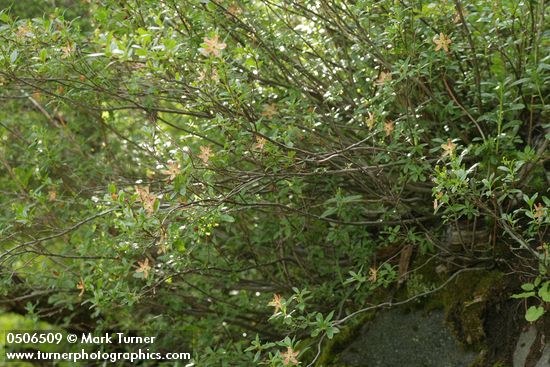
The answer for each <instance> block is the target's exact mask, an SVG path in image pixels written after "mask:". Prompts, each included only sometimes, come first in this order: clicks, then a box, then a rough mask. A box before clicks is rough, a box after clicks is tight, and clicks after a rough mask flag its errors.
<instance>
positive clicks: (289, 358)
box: [281, 347, 300, 366]
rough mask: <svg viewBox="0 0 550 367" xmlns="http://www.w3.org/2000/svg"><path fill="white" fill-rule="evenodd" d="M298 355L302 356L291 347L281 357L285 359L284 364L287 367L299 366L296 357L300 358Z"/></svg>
mask: <svg viewBox="0 0 550 367" xmlns="http://www.w3.org/2000/svg"><path fill="white" fill-rule="evenodd" d="M298 354H300V352H298V351H294V350H293V349H292V348H291V347H287V349H286V352H283V353H281V357H283V358H284V360H283V364H284V365H285V366H289V365H293V366H295V365H297V364H298V360H297V359H296V357H297V356H298Z"/></svg>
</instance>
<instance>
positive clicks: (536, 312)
mask: <svg viewBox="0 0 550 367" xmlns="http://www.w3.org/2000/svg"><path fill="white" fill-rule="evenodd" d="M543 314H544V308H542V307H541V306H531V307H529V308H528V309H527V312H526V313H525V320H527V321H529V322H535V321H537V320H538V319H539V318H540V317H541V316H542V315H543Z"/></svg>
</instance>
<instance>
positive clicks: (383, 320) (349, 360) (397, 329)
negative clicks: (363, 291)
mask: <svg viewBox="0 0 550 367" xmlns="http://www.w3.org/2000/svg"><path fill="white" fill-rule="evenodd" d="M476 356H477V355H476V354H475V353H471V352H466V351H464V350H462V349H461V348H460V346H459V345H458V344H457V343H456V341H455V339H454V337H453V335H452V333H451V331H450V330H449V328H448V327H447V325H445V322H444V315H443V312H442V311H434V312H432V313H430V314H425V313H423V312H411V313H406V314H405V313H403V312H402V311H401V310H399V309H394V310H389V311H386V312H382V313H380V314H378V315H377V317H376V318H375V319H374V320H373V321H371V322H368V323H366V324H365V325H364V326H363V328H362V330H361V331H360V333H359V335H358V337H357V339H356V340H355V341H354V342H352V343H351V344H350V345H349V346H348V347H347V348H346V349H345V350H344V351H343V352H342V354H341V356H340V358H339V361H338V365H340V366H346V367H396V366H407V367H467V366H469V365H470V364H471V363H472V362H473V361H474V360H475V358H476Z"/></svg>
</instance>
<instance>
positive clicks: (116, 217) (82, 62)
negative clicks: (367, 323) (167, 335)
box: [0, 0, 550, 366]
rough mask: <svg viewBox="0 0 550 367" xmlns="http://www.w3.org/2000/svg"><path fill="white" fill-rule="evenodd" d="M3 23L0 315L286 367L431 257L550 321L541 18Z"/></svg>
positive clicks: (158, 17)
mask: <svg viewBox="0 0 550 367" xmlns="http://www.w3.org/2000/svg"><path fill="white" fill-rule="evenodd" d="M3 3H4V5H6V6H5V8H4V9H3V10H2V12H1V13H0V22H1V23H0V65H1V66H0V85H1V86H2V90H1V94H0V101H1V103H2V109H1V111H0V139H1V140H2V145H1V147H0V162H1V165H0V187H1V189H0V190H1V195H0V203H1V205H0V239H1V242H0V250H1V253H0V264H1V266H2V267H1V278H0V282H1V287H0V292H1V293H2V297H3V301H2V307H4V308H5V310H11V311H15V312H19V313H23V314H29V315H31V316H34V317H36V318H40V319H43V320H47V321H50V322H54V323H56V324H57V325H60V326H62V327H66V328H71V329H86V330H90V329H92V330H102V329H104V328H110V329H120V330H123V329H127V328H131V327H132V325H136V323H143V325H144V327H151V328H154V329H157V330H159V329H160V330H166V329H172V328H175V329H177V328H184V327H185V328H189V327H190V328H192V329H193V330H195V333H194V335H195V337H194V340H193V344H194V347H195V350H196V351H198V353H196V354H195V355H194V358H195V363H197V364H198V365H222V363H224V364H225V365H240V366H242V365H247V364H254V363H257V362H266V363H268V364H269V365H274V366H276V365H281V364H282V365H292V364H296V363H298V361H301V362H302V363H304V364H307V363H311V362H313V361H314V360H315V359H316V357H315V356H316V355H318V354H317V347H318V346H319V348H322V346H323V342H324V340H326V338H327V337H328V338H332V336H333V335H334V334H335V333H337V332H338V331H339V328H340V327H341V326H343V325H345V323H346V322H347V320H350V319H351V318H352V317H353V316H354V315H356V314H357V312H361V310H364V309H365V307H367V305H369V304H372V302H374V301H373V295H374V294H376V292H377V290H379V289H382V290H383V292H382V294H386V295H387V296H386V298H388V297H390V296H391V294H392V292H391V291H390V290H392V289H394V288H395V287H396V286H397V285H398V283H399V284H401V283H402V282H405V281H406V279H407V277H409V276H410V274H414V271H415V269H414V267H412V266H410V267H409V264H410V258H411V256H416V257H419V258H423V259H427V260H426V261H435V262H440V261H442V260H441V259H442V258H443V257H444V256H448V255H449V253H450V252H451V253H452V252H453V251H454V255H455V256H458V257H459V258H460V259H461V261H460V262H459V264H458V266H459V267H462V268H467V267H469V266H472V264H475V263H476V262H479V261H480V259H481V260H484V261H486V264H489V265H487V266H495V267H500V268H502V269H505V270H506V271H507V272H509V273H510V274H511V276H515V277H518V278H520V279H521V281H522V282H524V283H525V285H524V291H525V293H522V294H519V295H517V297H520V298H521V297H524V298H527V303H526V305H527V306H529V307H530V308H529V309H528V313H527V317H528V318H529V319H530V320H535V319H536V318H537V317H535V316H537V315H538V317H540V315H542V313H544V310H545V308H548V303H547V302H549V301H550V299H549V294H548V284H549V282H548V280H549V279H550V278H549V275H548V270H549V264H550V260H549V258H548V248H549V241H548V224H549V222H550V219H549V215H548V207H549V206H550V200H549V199H548V182H549V175H548V142H549V139H550V133H549V126H550V125H549V123H548V121H549V119H548V117H549V106H548V94H549V85H550V84H549V80H550V74H549V69H550V30H549V27H548V24H549V20H548V19H549V18H548V15H549V14H548V12H549V10H548V6H547V5H546V4H545V2H544V1H543V0H529V1H523V2H517V1H508V0H476V1H469V2H461V1H460V0H453V1H450V0H441V1H434V2H429V1H424V0H422V1H389V0H384V1H370V0H354V1H339V0H316V1H309V0H307V1H293V0H290V1H275V0H266V1H263V0H257V1H256V0H249V1H246V0H244V1H221V0H216V1H198V0H197V1H172V0H163V1H148V0H127V1H110V0H102V1H82V2H75V1H69V0H67V1H26V2H13V3H10V2H8V3H6V2H5V1H4V2H3ZM23 3H24V4H25V6H23ZM545 166H546V167H545ZM457 228H458V229H459V230H458V236H459V237H461V236H462V235H461V233H462V234H464V233H466V232H468V233H470V234H471V233H474V234H475V233H478V232H479V229H480V228H481V229H482V230H483V231H485V232H486V233H487V234H488V237H487V238H486V240H485V242H484V243H483V244H482V245H483V246H481V247H482V250H483V256H481V257H480V255H479V252H478V251H479V248H477V249H476V248H475V247H476V245H477V243H476V242H479V241H476V240H475V236H474V239H473V240H466V239H461V240H460V241H458V242H459V243H461V244H462V245H464V244H467V245H468V246H461V248H460V249H459V250H458V251H456V249H452V248H450V244H451V242H452V240H451V239H450V236H451V237H452V236H453V234H456V233H457V231H456V230H455V229H457ZM461 231H462V232H461ZM457 253H458V254H457ZM449 271H451V270H449ZM529 284H530V285H529ZM515 291H516V292H518V293H519V292H521V290H519V289H517V290H515ZM274 294H275V296H274ZM274 311H275V312H274ZM256 335H257V336H256ZM255 338H256V339H255ZM254 339H255V341H254ZM245 350H246V351H245ZM222 361H223V362H222Z"/></svg>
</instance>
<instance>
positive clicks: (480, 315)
mask: <svg viewBox="0 0 550 367" xmlns="http://www.w3.org/2000/svg"><path fill="white" fill-rule="evenodd" d="M436 265H437V264H431V265H429V266H423V267H420V269H419V271H417V273H416V276H417V278H416V281H415V282H411V284H412V283H414V287H417V288H418V287H424V286H425V288H426V289H430V288H431V289H435V288H436V287H438V286H440V285H441V284H443V283H444V282H445V281H447V280H448V275H446V274H440V273H438V272H437V271H436ZM503 278H504V276H503V273H501V272H499V271H497V270H471V271H465V272H463V273H461V274H458V275H457V276H456V278H455V279H453V280H452V281H451V282H450V283H449V284H447V285H446V286H445V288H443V289H441V290H439V291H437V292H434V293H432V294H430V295H429V296H426V297H423V298H421V299H419V301H418V302H411V303H408V304H406V305H404V306H402V307H401V308H403V309H407V308H408V309H409V310H411V311H413V310H416V311H418V310H422V311H425V312H430V311H433V310H443V311H444V313H445V318H446V320H447V323H448V324H449V326H450V328H451V330H452V331H453V334H454V336H455V339H456V340H457V341H458V342H459V343H460V344H461V345H462V346H463V347H464V348H465V349H467V350H469V351H472V352H475V353H479V354H478V358H477V359H476V361H475V362H474V363H473V364H472V365H471V366H472V367H474V366H487V360H486V353H485V351H486V350H487V348H488V346H487V343H486V335H485V331H484V313H485V312H486V311H487V308H488V306H489V305H490V304H491V302H492V300H493V299H495V298H501V297H502V292H503V289H504V288H505V286H504V283H505V282H504V281H503ZM418 279H420V280H421V282H419V281H418ZM409 285H410V284H409ZM408 287H409V286H408V285H407V284H405V286H404V287H401V288H400V289H397V290H395V291H396V292H395V295H394V301H399V300H404V299H407V298H410V293H411V291H414V290H411V289H410V287H409V288H408ZM384 294H385V296H386V297H387V295H388V291H387V290H385V292H384ZM379 297H380V295H378V297H373V298H379ZM386 300H387V299H383V298H380V299H378V300H374V299H371V300H370V302H371V303H373V304H376V303H382V302H383V301H386ZM376 314H377V313H376V312H375V311H371V312H368V313H365V314H364V315H362V316H360V317H358V318H357V319H355V320H351V321H350V323H349V324H348V325H346V326H345V327H344V328H342V330H341V333H340V334H337V335H336V336H335V337H334V339H333V340H331V341H329V342H328V343H326V344H325V345H324V347H323V351H322V354H321V357H320V358H319V360H318V361H317V363H316V366H317V367H320V366H323V367H336V366H339V367H343V365H342V364H341V363H339V362H338V360H339V356H340V354H341V353H342V351H344V350H345V349H346V347H348V346H350V344H352V342H353V341H354V340H355V339H356V338H357V336H358V334H359V333H360V332H361V328H362V326H363V325H364V324H365V323H366V322H368V321H371V320H373V319H374V318H375V317H376ZM503 366H504V365H503ZM495 367H496V366H495Z"/></svg>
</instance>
